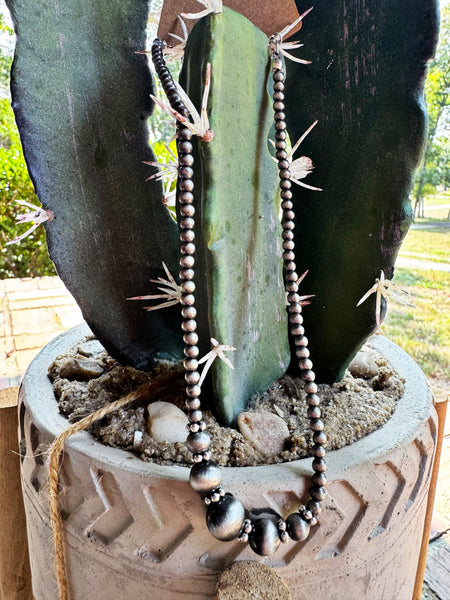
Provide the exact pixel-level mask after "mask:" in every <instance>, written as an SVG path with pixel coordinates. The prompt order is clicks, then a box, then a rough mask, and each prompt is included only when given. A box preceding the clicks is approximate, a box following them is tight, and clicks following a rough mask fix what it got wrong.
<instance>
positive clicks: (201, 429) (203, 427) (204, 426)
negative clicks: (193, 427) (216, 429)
mask: <svg viewBox="0 0 450 600" xmlns="http://www.w3.org/2000/svg"><path fill="white" fill-rule="evenodd" d="M199 426H200V431H205V429H206V423H205V421H200V423H199Z"/></svg>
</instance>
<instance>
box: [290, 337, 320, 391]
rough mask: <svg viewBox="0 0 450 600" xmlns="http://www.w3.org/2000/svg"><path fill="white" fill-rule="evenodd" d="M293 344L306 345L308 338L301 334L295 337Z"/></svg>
mask: <svg viewBox="0 0 450 600" xmlns="http://www.w3.org/2000/svg"><path fill="white" fill-rule="evenodd" d="M295 345H296V346H307V345H308V338H307V337H306V336H305V335H301V336H299V337H297V338H295ZM316 391H317V390H316ZM314 393H315V392H314Z"/></svg>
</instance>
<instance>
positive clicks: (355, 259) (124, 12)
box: [7, 0, 436, 423]
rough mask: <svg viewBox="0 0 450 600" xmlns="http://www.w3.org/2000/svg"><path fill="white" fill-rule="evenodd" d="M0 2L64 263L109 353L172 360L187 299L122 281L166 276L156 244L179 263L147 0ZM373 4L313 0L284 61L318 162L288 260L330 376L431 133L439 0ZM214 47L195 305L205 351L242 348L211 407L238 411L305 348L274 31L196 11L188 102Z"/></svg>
mask: <svg viewBox="0 0 450 600" xmlns="http://www.w3.org/2000/svg"><path fill="white" fill-rule="evenodd" d="M7 4H8V7H9V8H10V11H11V13H12V16H13V19H14V22H15V26H16V30H17V32H18V38H17V47H16V55H15V61H14V67H13V78H12V92H13V106H14V110H15V113H16V119H17V122H18V125H19V130H20V132H21V137H22V142H23V145H24V151H25V157H26V160H27V163H28V166H29V170H30V173H31V176H32V178H33V182H34V184H35V187H36V191H37V194H38V196H39V198H40V201H41V203H42V205H43V207H44V208H45V209H46V210H51V211H52V212H53V213H54V219H53V220H52V222H48V223H46V230H47V236H48V245H49V252H50V255H51V257H52V259H53V260H54V262H55V264H56V267H57V269H58V273H59V274H60V276H61V278H62V279H63V280H64V281H65V283H66V285H67V287H68V288H69V289H70V290H71V292H72V293H73V294H74V296H75V298H76V300H77V301H78V303H79V305H80V307H81V309H82V310H83V314H84V316H85V319H86V321H87V322H88V324H89V325H90V326H91V328H92V330H93V331H94V333H95V334H96V335H97V336H98V338H99V339H100V341H101V342H102V343H103V345H104V346H105V347H106V348H107V350H108V351H109V352H110V353H111V354H112V355H113V356H115V357H116V358H117V359H118V360H119V361H121V362H123V363H127V364H132V365H134V366H136V367H139V368H151V367H152V366H153V365H154V364H155V362H156V361H157V360H158V359H161V358H169V359H173V360H180V359H181V358H182V356H183V345H182V336H181V333H180V331H181V319H180V316H179V308H178V307H177V306H171V307H169V308H165V309H164V310H154V311H150V312H145V311H143V310H142V306H141V305H140V304H139V303H137V302H130V301H129V300H127V298H129V297H131V296H136V295H137V294H143V293H145V292H146V291H148V289H149V285H151V284H149V280H150V279H156V278H157V277H165V273H164V269H163V265H162V263H163V262H164V263H165V264H166V265H167V268H168V270H169V271H170V273H172V274H174V275H176V273H177V270H178V267H177V263H178V245H179V241H178V233H177V227H176V224H175V223H174V221H173V220H172V218H171V216H170V214H169V213H168V211H167V210H166V208H165V207H164V206H163V204H162V202H161V199H162V195H163V191H162V186H161V183H160V182H159V181H157V180H156V179H152V180H151V181H148V182H145V180H146V178H148V176H149V167H148V166H144V165H143V164H142V162H143V161H147V162H149V161H150V162H154V161H155V157H154V155H153V153H152V151H151V149H150V148H149V147H148V144H147V130H146V124H145V119H146V118H147V117H148V116H149V115H150V114H151V112H152V110H153V108H154V107H153V103H152V101H151V99H150V94H151V93H152V90H153V85H152V81H151V76H150V72H149V70H148V67H147V64H146V58H145V56H143V55H141V54H136V51H140V50H142V49H143V48H144V45H145V25H146V19H147V3H146V2H140V3H136V2H132V1H131V0H108V1H106V0H99V1H98V2H95V3H92V2H90V1H89V0H71V1H70V2H66V3H65V4H64V8H63V9H62V8H59V3H56V2H54V3H46V4H45V5H41V4H39V10H38V11H37V10H36V9H35V7H33V5H32V4H33V3H31V5H30V2H29V1H25V0H7ZM371 4H372V3H370V2H367V1H366V2H365V3H364V2H362V3H361V2H360V1H359V0H357V1H355V2H354V3H352V4H351V5H348V3H344V2H343V0H331V1H330V2H327V3H326V5H322V4H320V5H319V6H318V7H316V8H315V9H314V11H313V12H312V13H311V15H308V18H307V23H306V24H305V26H304V28H303V30H302V32H301V37H302V42H304V43H305V49H304V55H305V57H307V58H310V59H311V60H312V64H311V65H309V66H305V65H302V64H298V63H295V62H291V61H289V60H287V64H286V70H287V88H286V120H287V126H288V132H289V135H290V139H291V141H292V142H295V141H296V140H297V139H298V138H299V137H300V136H301V135H302V134H303V132H304V131H306V130H307V129H308V128H309V127H310V126H311V124H312V123H313V122H314V121H315V120H316V119H318V120H319V123H318V125H317V126H316V127H315V128H314V130H313V131H312V132H311V133H310V134H309V136H308V138H307V140H305V142H304V146H305V149H304V152H305V154H307V155H308V156H311V158H312V159H313V161H314V165H315V172H314V173H313V174H312V175H311V176H310V179H311V184H312V185H313V186H314V187H317V186H320V188H323V190H324V191H323V192H320V193H318V192H314V191H308V190H304V189H303V188H301V187H297V186H294V203H295V212H296V214H297V222H296V229H295V241H296V249H297V262H298V270H299V272H302V271H305V270H307V269H309V275H308V279H307V282H308V291H309V292H311V293H313V294H315V295H316V298H315V300H314V302H313V303H312V305H311V306H310V307H308V310H306V311H305V327H306V329H307V335H308V337H309V338H310V348H311V357H312V359H313V362H314V365H315V370H316V372H317V374H318V379H320V380H321V381H334V380H336V379H338V378H340V377H341V376H342V374H343V371H344V370H345V368H346V366H347V365H348V363H349V361H350V360H351V358H352V357H353V356H354V354H355V353H356V352H357V350H358V349H359V347H360V346H361V345H362V343H363V342H364V341H365V340H366V339H367V337H368V336H369V335H370V334H371V333H372V332H373V331H374V330H375V327H376V322H375V313H374V302H375V301H373V302H372V304H371V303H370V302H371V301H370V302H369V301H368V302H366V303H364V305H362V306H361V307H357V306H356V304H357V302H358V299H359V298H360V297H361V296H362V295H363V293H364V292H365V291H366V290H367V289H368V288H369V287H370V286H371V285H372V283H373V281H374V279H375V277H376V276H378V275H379V273H380V270H383V271H384V272H385V273H386V275H387V277H388V278H389V279H390V278H391V277H392V274H393V267H394V262H395V258H396V255H397V252H398V249H399V246H400V244H401V241H402V239H403V237H404V235H405V234H406V231H407V229H408V226H409V223H410V221H411V210H410V206H409V203H408V192H409V189H410V186H411V180H412V175H413V172H414V169H415V167H416V166H417V163H418V160H419V158H420V151H421V145H422V143H423V139H424V127H425V116H424V110H423V103H422V100H421V92H422V87H423V79H424V75H425V67H426V62H427V60H429V58H430V57H431V55H432V52H433V49H434V45H435V41H436V7H435V0H426V1H425V2H418V0H417V1H416V2H414V8H415V10H416V11H417V13H418V14H417V18H414V19H411V10H412V9H411V8H410V9H409V10H408V11H404V10H402V7H401V6H400V5H399V3H392V2H390V0H383V1H382V2H381V3H380V2H377V3H375V2H373V6H372V5H371ZM80 15H82V17H81V16H80ZM80 19H81V20H82V21H83V22H82V23H81V24H80ZM287 24H288V23H286V25H287ZM207 63H210V64H211V70H212V82H211V92H210V96H209V101H208V107H207V112H208V115H209V117H210V124H211V128H212V129H213V131H214V134H215V137H214V140H213V141H212V142H211V143H209V144H207V143H205V142H201V141H199V142H196V144H195V148H194V159H195V189H196V195H197V196H196V198H197V200H196V230H195V235H196V244H197V257H196V287H197V290H196V296H197V309H198V315H197V321H198V333H199V336H200V342H199V346H200V350H201V353H203V354H205V353H207V352H208V350H209V340H210V339H211V338H215V339H216V340H218V341H219V342H220V343H221V344H229V345H231V346H233V347H235V348H236V351H235V352H234V353H233V354H232V355H230V359H231V361H232V363H233V367H234V368H233V369H230V368H229V367H228V366H227V365H226V364H224V363H223V362H222V361H215V362H214V363H213V368H212V370H211V371H212V378H211V380H212V383H211V382H210V383H209V385H212V394H211V398H212V401H211V406H212V408H213V409H214V410H215V412H216V414H217V415H218V416H219V417H220V419H221V420H222V421H223V422H226V423H233V422H234V420H235V419H236V416H237V415H238V414H239V412H240V411H241V410H242V409H243V408H244V407H245V406H246V404H247V403H248V401H249V399H250V398H251V396H252V395H254V394H256V393H261V392H263V391H264V389H266V388H267V387H268V386H269V385H270V384H271V383H272V382H273V381H275V380H276V379H277V378H278V377H280V376H281V375H282V374H283V373H284V372H285V371H286V369H287V368H288V366H289V362H290V367H289V369H290V372H291V373H293V374H299V368H298V364H297V359H296V358H295V352H294V350H295V347H294V346H293V347H292V348H291V349H289V335H288V325H287V316H286V309H285V295H284V285H283V283H282V282H283V270H282V261H281V254H282V249H281V227H280V223H279V220H278V218H277V211H278V207H279V199H278V194H279V193H278V191H277V190H278V187H277V186H278V174H277V166H276V164H275V162H274V161H273V159H272V158H271V153H270V142H269V138H270V137H271V133H270V130H271V124H272V122H273V115H272V112H271V111H272V108H271V104H272V103H271V99H270V93H269V92H268V89H269V88H268V85H267V80H268V76H269V72H270V61H269V54H268V50H267V36H266V35H265V34H264V33H262V31H260V30H259V29H258V28H257V27H256V26H255V25H253V24H252V23H251V22H250V21H249V20H247V19H246V18H245V17H244V16H242V15H240V14H238V13H237V12H234V11H232V10H231V9H227V8H224V9H223V12H222V13H221V14H208V15H207V16H205V17H203V18H202V19H200V20H199V21H198V23H197V24H196V25H195V26H194V28H193V30H192V32H191V33H190V35H189V40H188V43H187V45H186V51H185V58H184V63H183V70H182V73H181V82H182V85H183V86H184V87H185V89H186V91H187V93H188V95H189V97H190V98H191V100H192V101H193V103H194V105H195V106H196V107H197V108H199V106H200V104H201V96H202V92H203V84H204V77H205V70H206V65H207ZM151 173H152V171H150V174H151ZM178 218H180V215H179V214H178ZM291 356H292V357H293V358H292V359H291V358H290V357H291ZM205 385H208V384H207V382H205Z"/></svg>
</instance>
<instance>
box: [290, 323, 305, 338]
mask: <svg viewBox="0 0 450 600" xmlns="http://www.w3.org/2000/svg"><path fill="white" fill-rule="evenodd" d="M303 331H304V328H303V327H302V326H301V325H295V324H294V325H292V327H291V333H292V335H294V336H296V335H301V334H302V333H303Z"/></svg>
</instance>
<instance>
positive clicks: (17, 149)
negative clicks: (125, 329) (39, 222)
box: [0, 15, 55, 279]
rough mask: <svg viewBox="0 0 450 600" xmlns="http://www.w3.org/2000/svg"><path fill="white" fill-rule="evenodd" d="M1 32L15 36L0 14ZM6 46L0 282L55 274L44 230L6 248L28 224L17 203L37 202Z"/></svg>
mask: <svg viewBox="0 0 450 600" xmlns="http://www.w3.org/2000/svg"><path fill="white" fill-rule="evenodd" d="M0 31H1V32H2V35H3V37H4V38H6V39H7V37H8V36H10V37H11V38H12V36H13V35H14V33H13V31H12V30H11V29H10V28H9V27H8V26H7V25H6V24H5V21H4V17H3V15H0ZM5 46H6V48H5ZM5 46H4V45H2V46H1V47H0V90H1V93H2V95H3V96H6V97H2V98H0V279H6V278H8V277H37V276H42V275H54V274H55V268H54V266H53V263H52V262H51V260H50V259H49V257H48V253H47V244H46V239H45V231H44V228H43V227H38V228H37V229H36V230H35V231H34V232H33V233H32V234H31V235H30V236H28V237H27V238H25V239H24V240H22V241H21V242H20V243H15V244H11V245H8V246H7V245H6V244H7V242H8V241H10V240H13V239H14V238H15V237H16V236H17V235H18V234H19V233H22V232H24V231H26V229H27V226H28V227H29V226H30V225H31V223H28V224H23V225H20V224H18V223H17V221H16V216H17V214H18V213H22V212H24V211H23V207H21V206H20V205H18V204H17V203H16V201H17V200H25V201H26V202H30V203H32V204H35V205H36V206H39V201H38V199H37V196H36V195H35V193H34V188H33V184H32V183H31V180H30V177H29V175H28V171H27V167H26V164H25V159H24V157H23V153H22V146H21V144H20V138H19V133H18V131H17V127H16V123H15V120H14V115H13V112H12V109H11V104H10V99H9V91H8V90H9V70H10V67H11V61H12V57H11V53H10V52H8V50H7V46H8V44H6V45H5Z"/></svg>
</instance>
